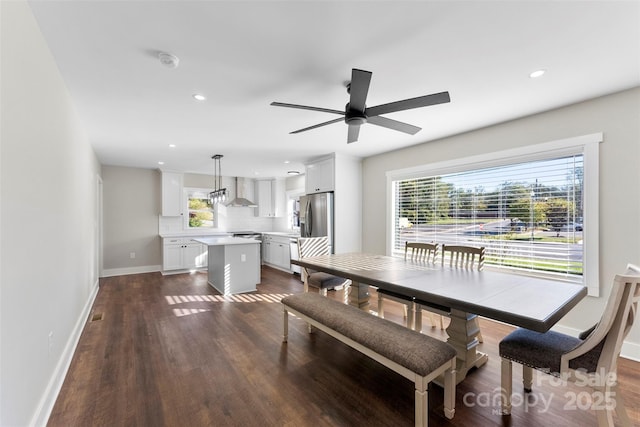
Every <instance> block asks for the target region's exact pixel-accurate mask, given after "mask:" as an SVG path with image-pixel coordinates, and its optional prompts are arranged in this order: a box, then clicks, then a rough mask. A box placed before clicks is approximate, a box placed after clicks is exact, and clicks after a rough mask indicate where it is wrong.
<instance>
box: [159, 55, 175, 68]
mask: <svg viewBox="0 0 640 427" xmlns="http://www.w3.org/2000/svg"><path fill="white" fill-rule="evenodd" d="M158 59H160V63H161V64H162V65H164V66H165V67H168V68H178V63H180V59H178V57H177V56H175V55H171V54H170V53H165V52H160V53H159V54H158Z"/></svg>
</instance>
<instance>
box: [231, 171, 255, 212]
mask: <svg viewBox="0 0 640 427" xmlns="http://www.w3.org/2000/svg"><path fill="white" fill-rule="evenodd" d="M238 181H240V184H244V178H238V177H236V197H235V199H233V200H232V201H230V202H229V203H227V204H225V206H229V207H234V208H236V207H244V208H257V207H258V205H256V204H255V203H253V202H252V201H251V200H249V199H245V198H244V197H242V196H243V195H244V194H242V193H240V192H238V188H239V187H238Z"/></svg>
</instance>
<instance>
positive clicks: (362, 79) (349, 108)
mask: <svg viewBox="0 0 640 427" xmlns="http://www.w3.org/2000/svg"><path fill="white" fill-rule="evenodd" d="M371 75H372V73H371V71H364V70H359V69H357V68H354V69H352V70H351V81H350V82H348V83H347V85H346V86H347V93H348V94H349V102H348V103H347V105H346V106H345V109H344V111H341V110H332V109H329V108H320V107H310V106H307V105H299V104H288V103H284V102H272V103H271V105H273V106H275V107H287V108H298V109H302V110H312V111H321V112H325V113H331V114H339V115H341V116H344V118H342V117H341V118H338V119H333V120H329V121H327V122H323V123H319V124H317V125H313V126H309V127H306V128H303V129H298V130H295V131H293V132H290V133H292V134H295V133H300V132H305V131H308V130H311V129H316V128H319V127H322V126H326V125H330V124H332V123H338V122H340V121H343V120H344V122H345V123H346V124H347V125H348V126H349V130H348V134H347V143H349V144H350V143H352V142H356V141H357V140H358V135H359V133H360V126H362V125H363V124H365V123H371V124H372V125H376V126H381V127H384V128H387V129H392V130H395V131H398V132H403V133H406V134H409V135H415V134H416V133H418V132H419V131H420V130H421V128H419V127H418V126H413V125H410V124H408V123H403V122H399V121H397V120H393V119H389V118H386V117H382V116H381V114H387V113H394V112H397V111H404V110H411V109H413V108H421V107H428V106H430V105H436V104H444V103H447V102H451V98H450V97H449V92H439V93H434V94H431V95H425V96H419V97H417V98H411V99H405V100H402V101H395V102H390V103H388V104H381V105H377V106H375V107H367V106H366V100H367V95H368V93H369V84H370V83H371Z"/></svg>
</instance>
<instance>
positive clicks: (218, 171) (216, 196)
mask: <svg viewBox="0 0 640 427" xmlns="http://www.w3.org/2000/svg"><path fill="white" fill-rule="evenodd" d="M222 157H223V156H222V154H216V155H214V156H212V157H211V158H212V159H213V191H212V192H211V193H209V200H210V201H211V204H216V203H220V202H224V201H225V200H226V198H227V189H226V188H222V166H221V164H220V159H221V158H222Z"/></svg>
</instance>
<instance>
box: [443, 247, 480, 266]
mask: <svg viewBox="0 0 640 427" xmlns="http://www.w3.org/2000/svg"><path fill="white" fill-rule="evenodd" d="M445 259H448V260H449V267H458V268H469V269H473V268H474V265H475V268H477V269H478V270H482V268H483V267H484V246H481V247H475V246H461V245H445V244H443V245H442V265H445Z"/></svg>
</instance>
